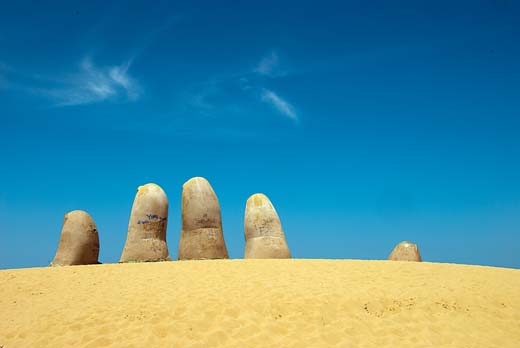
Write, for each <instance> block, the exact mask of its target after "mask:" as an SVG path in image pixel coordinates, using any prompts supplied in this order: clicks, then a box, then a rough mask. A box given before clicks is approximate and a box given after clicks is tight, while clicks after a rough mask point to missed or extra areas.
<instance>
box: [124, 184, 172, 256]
mask: <svg viewBox="0 0 520 348" xmlns="http://www.w3.org/2000/svg"><path fill="white" fill-rule="evenodd" d="M167 224H168V198H167V197H166V193H164V191H163V189H162V188H161V187H160V186H159V185H156V184H146V185H143V186H139V188H138V189H137V194H136V195H135V199H134V204H133V205H132V212H131V214H130V222H129V223H128V234H127V237H126V243H125V247H124V249H123V253H122V255H121V259H120V261H119V262H149V261H165V260H168V246H167V244H166V227H167Z"/></svg>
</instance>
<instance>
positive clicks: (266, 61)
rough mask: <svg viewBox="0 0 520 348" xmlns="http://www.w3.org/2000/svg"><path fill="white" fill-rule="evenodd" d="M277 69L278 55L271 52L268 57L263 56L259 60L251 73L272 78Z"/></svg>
mask: <svg viewBox="0 0 520 348" xmlns="http://www.w3.org/2000/svg"><path fill="white" fill-rule="evenodd" d="M277 67H278V54H277V53H276V52H275V51H273V52H271V53H270V54H269V55H267V56H265V57H264V58H262V60H260V62H259V63H258V65H257V66H256V67H255V68H254V69H253V72H255V73H257V74H259V75H264V76H272V75H273V74H274V72H275V70H276V68H277Z"/></svg>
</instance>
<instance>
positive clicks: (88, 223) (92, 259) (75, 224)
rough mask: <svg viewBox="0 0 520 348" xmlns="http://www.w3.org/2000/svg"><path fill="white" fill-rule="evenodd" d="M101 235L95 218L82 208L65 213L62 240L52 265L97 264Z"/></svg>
mask: <svg viewBox="0 0 520 348" xmlns="http://www.w3.org/2000/svg"><path fill="white" fill-rule="evenodd" d="M98 257H99V236H98V230H97V228H96V224H95V223H94V220H92V218H91V217H90V215H89V214H88V213H87V212H85V211H82V210H74V211H71V212H68V213H67V214H65V217H64V219H63V226H62V228H61V236H60V242H59V245H58V250H57V251H56V255H55V256H54V259H53V260H52V262H51V264H50V265H51V266H70V265H88V264H96V263H99V262H98Z"/></svg>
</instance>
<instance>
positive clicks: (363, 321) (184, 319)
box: [0, 260, 520, 348]
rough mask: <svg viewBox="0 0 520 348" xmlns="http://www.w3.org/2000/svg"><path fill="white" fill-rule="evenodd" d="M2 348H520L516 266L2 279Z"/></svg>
mask: <svg viewBox="0 0 520 348" xmlns="http://www.w3.org/2000/svg"><path fill="white" fill-rule="evenodd" d="M0 284H1V288H0V314H1V320H0V346H2V345H3V347H4V348H21V347H31V348H43V347H53V348H56V347H84V348H87V347H136V348H137V347H168V348H172V347H374V348H375V347H377V348H381V347H399V348H402V347H486V348H489V347H501V348H505V347H515V348H518V347H520V270H513V269H501V268H491V267H477V266H463V265H450V264H433V263H412V262H409V263H407V262H395V261H393V262H392V261H350V260H341V261H340V260H337V261H334V260H224V261H182V262H160V263H145V264H106V265H93V266H70V267H61V268H33V269H21V270H3V271H0Z"/></svg>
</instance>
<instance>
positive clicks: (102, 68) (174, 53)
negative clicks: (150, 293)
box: [0, 0, 520, 268]
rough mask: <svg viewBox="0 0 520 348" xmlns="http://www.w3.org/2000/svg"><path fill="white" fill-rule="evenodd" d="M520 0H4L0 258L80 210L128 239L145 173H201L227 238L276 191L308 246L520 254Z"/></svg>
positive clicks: (438, 257)
mask: <svg viewBox="0 0 520 348" xmlns="http://www.w3.org/2000/svg"><path fill="white" fill-rule="evenodd" d="M519 18H520V2H518V1H513V0H511V1H507V0H493V1H491V0H489V1H428V2H426V1H391V2H389V1H350V2H343V1H342V2H339V1H338V2H328V1H319V2H305V1H295V2H284V3H281V2H278V1H276V2H274V1H273V2H269V1H267V2H266V1H262V2H259V3H256V4H252V3H251V2H244V3H242V4H237V2H229V3H226V2H219V3H218V5H217V4H216V2H210V1H207V2H195V1H186V2H182V3H181V2H171V3H168V2H160V1H154V2H149V1H142V2H127V1H120V2H110V3H108V2H106V1H62V2H59V1H53V2H36V1H34V2H29V1H9V2H5V3H3V4H2V5H0V121H1V122H0V124H1V126H0V156H1V159H2V165H1V170H0V182H1V188H0V219H1V221H2V222H1V224H0V236H1V242H0V268H14V267H33V266H45V265H47V264H48V263H49V262H50V261H51V259H52V258H53V256H54V253H55V250H56V246H57V244H58V240H59V236H60V229H61V225H62V222H63V214H64V213H65V212H67V211H70V210H74V209H83V210H86V211H88V212H89V213H90V214H91V215H92V217H93V218H94V220H95V222H96V224H97V227H98V229H99V233H100V241H101V252H100V261H102V262H115V261H117V260H118V259H119V257H120V254H121V251H122V248H123V245H124V242H125V238H126V231H127V224H128V219H129V214H130V209H131V206H132V202H133V198H134V194H135V192H136V188H137V186H139V185H142V184H145V183H148V182H155V183H157V184H159V185H161V186H162V187H163V188H164V190H165V191H166V193H167V195H168V198H169V201H170V213H169V214H170V215H169V223H168V232H167V239H168V245H169V249H170V254H171V256H172V257H174V258H175V257H176V255H177V247H178V240H179V233H180V228H181V220H180V199H181V186H182V184H183V183H184V182H185V181H186V180H188V179H189V178H190V177H193V176H204V177H206V178H207V179H208V180H209V181H210V182H211V184H212V185H213V188H214V189H215V191H216V193H217V195H218V197H219V200H220V203H221V209H222V215H223V227H224V235H225V238H226V242H227V245H228V249H229V252H230V256H231V257H232V258H241V257H242V256H243V248H244V237H243V213H244V208H245V202H246V199H247V198H248V197H249V195H251V194H253V193H255V192H263V193H265V194H266V195H268V196H269V197H270V199H271V200H272V202H273V203H274V205H275V207H276V209H277V211H278V213H279V215H280V217H281V220H282V225H283V227H284V230H285V232H286V236H287V239H288V243H289V246H290V248H291V251H292V253H293V255H294V256H295V257H298V258H356V259H357V258H360V259H384V258H386V257H387V256H388V254H389V253H390V251H391V250H392V248H393V247H394V245H395V244H396V243H397V242H399V241H401V240H411V241H413V242H416V243H418V244H419V247H420V250H421V252H422V254H423V258H424V259H425V260H427V261H438V262H456V263H469V264H480V265H493V266H505V267H517V268H519V267H520V160H519V159H520V20H519Z"/></svg>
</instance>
